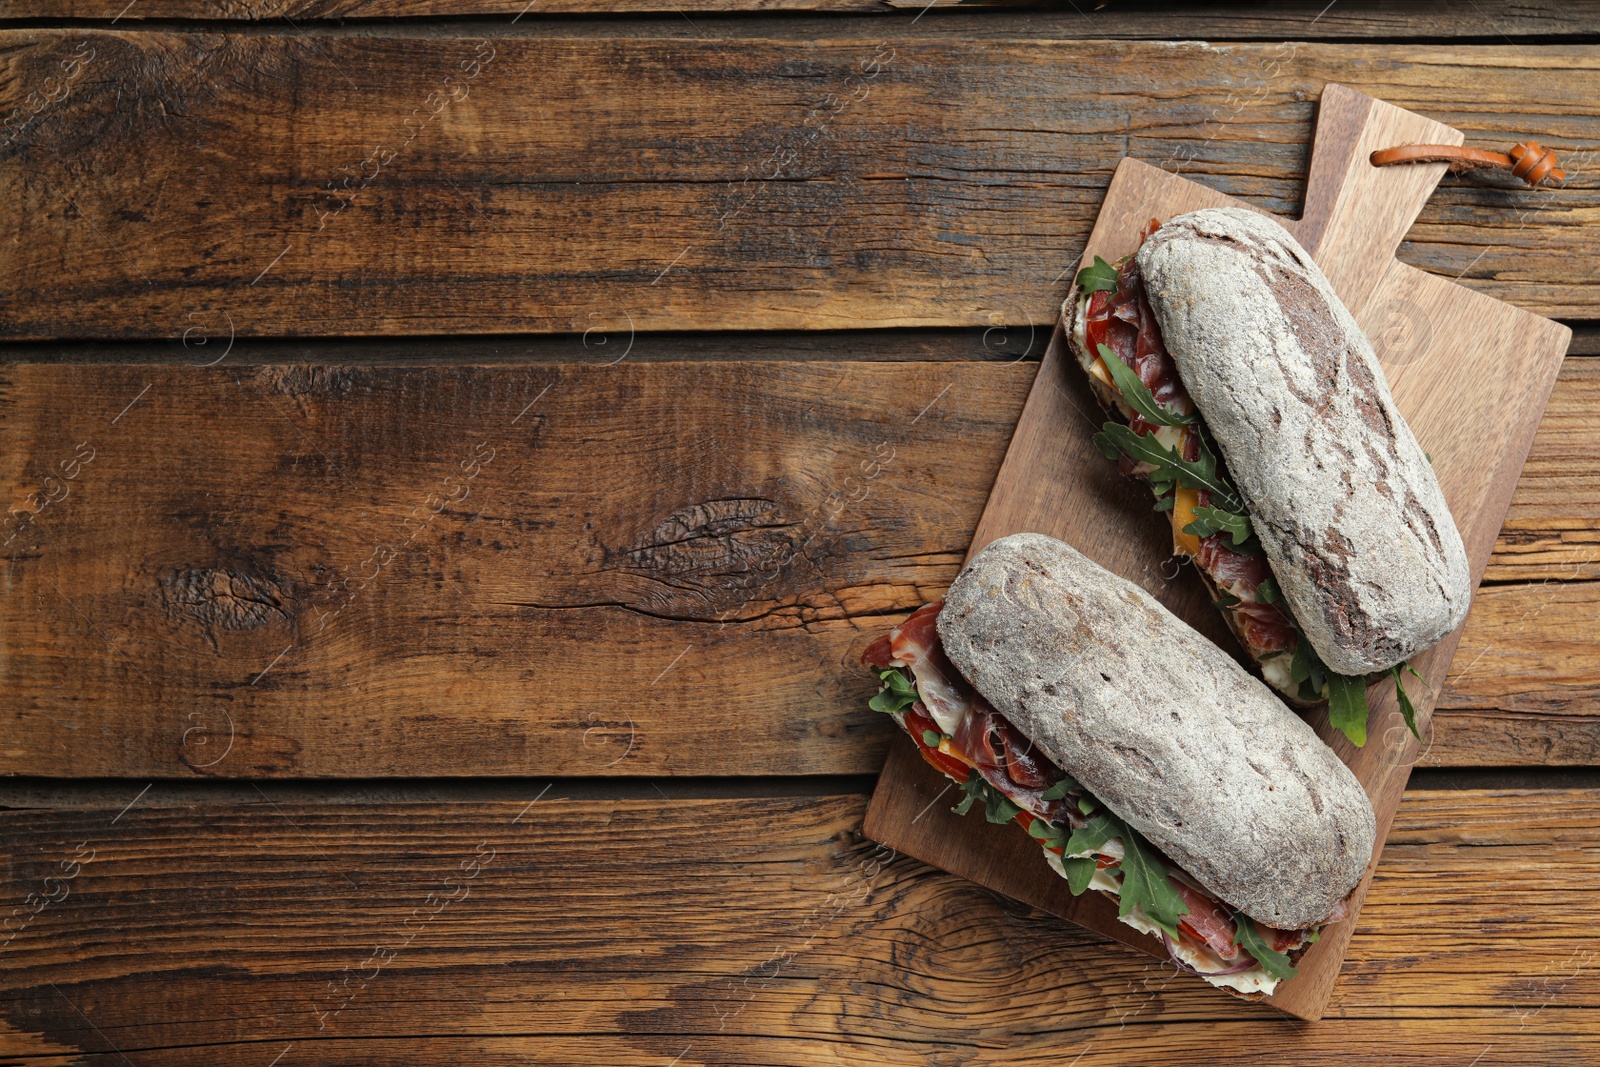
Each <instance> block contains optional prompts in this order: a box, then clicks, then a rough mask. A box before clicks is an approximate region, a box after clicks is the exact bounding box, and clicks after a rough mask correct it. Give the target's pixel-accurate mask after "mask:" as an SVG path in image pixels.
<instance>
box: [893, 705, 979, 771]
mask: <svg viewBox="0 0 1600 1067" xmlns="http://www.w3.org/2000/svg"><path fill="white" fill-rule="evenodd" d="M921 708H922V704H921V702H920V701H919V702H918V703H915V704H913V705H911V706H910V707H909V708H907V709H906V729H907V730H909V731H910V733H911V740H913V741H915V742H916V743H917V751H918V752H921V753H922V758H923V759H925V760H927V761H928V763H929V764H930V765H931V766H932V767H933V769H934V770H936V771H939V772H941V773H943V774H948V775H949V776H950V777H952V778H954V779H955V780H956V781H958V782H964V781H966V780H967V772H968V771H970V770H971V769H972V768H970V767H968V766H967V765H966V764H965V763H962V762H961V761H960V760H958V759H956V758H955V757H954V756H951V755H948V754H947V753H944V752H940V751H939V749H938V748H937V747H936V746H933V745H929V744H928V743H927V742H926V741H924V740H923V739H922V732H923V731H924V730H932V731H933V732H934V733H938V732H939V726H938V724H937V723H935V722H934V721H933V719H931V718H930V717H929V716H928V714H927V712H925V711H922V710H921Z"/></svg>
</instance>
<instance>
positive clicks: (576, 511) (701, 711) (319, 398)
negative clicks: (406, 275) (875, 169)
mask: <svg viewBox="0 0 1600 1067" xmlns="http://www.w3.org/2000/svg"><path fill="white" fill-rule="evenodd" d="M591 340H598V338H593V339H591ZM612 341H613V343H620V341H621V339H619V338H613V339H612ZM595 351H597V352H603V351H607V349H605V348H604V347H599V346H597V347H596V348H595ZM1036 369H1037V365H1036V364H1018V365H1012V366H1007V365H1004V364H992V363H991V364H975V363H973V364H962V363H951V362H945V363H919V362H911V363H897V364H862V363H851V362H814V363H747V364H740V363H721V364H717V365H714V366H713V365H692V364H672V363H660V364H651V365H648V366H631V365H630V363H629V362H628V361H624V362H623V363H621V364H618V365H617V366H615V367H606V366H603V365H598V364H597V365H591V366H583V365H572V364H565V365H560V364H558V365H546V366H536V367H515V366H501V367H494V368H441V367H426V368H424V367H415V368H404V367H359V368H351V367H347V368H327V367H304V366H293V367H248V368H230V367H227V366H221V367H216V368H204V367H150V366H132V367H127V366H124V367H112V366H89V367H84V366H10V367H5V368H0V442H3V446H0V462H3V463H4V464H5V466H4V468H3V469H0V488H3V490H4V492H5V494H6V500H7V502H8V507H11V508H17V509H19V510H18V511H17V512H16V513H14V514H13V515H12V517H11V519H10V520H9V521H6V522H4V523H3V524H0V541H4V540H5V539H6V538H8V537H9V538H11V542H10V543H9V544H7V545H6V546H5V548H4V552H5V555H6V556H7V561H6V573H7V583H6V586H5V588H4V591H3V593H0V633H4V635H5V642H6V646H5V647H6V652H5V656H4V657H3V669H4V671H5V674H4V677H3V678H0V722H3V723H4V727H3V729H4V733H5V735H6V744H5V745H4V746H3V750H0V767H3V768H4V770H5V772H6V773H12V774H17V773H22V774H29V773H31V774H62V775H69V774H76V775H90V774H105V775H129V776H133V775H179V776H188V775H193V774H197V773H199V774H212V775H218V774H220V775H229V776H237V775H278V776H328V775H335V776H337V775H352V774H353V775H363V776H367V775H422V774H454V775H480V774H492V775H505V774H524V773H537V772H539V771H541V770H543V769H545V768H546V767H549V766H551V765H552V763H553V764H555V765H559V766H562V767H564V768H567V769H568V772H569V773H577V774H640V773H647V774H668V773H680V774H694V773H710V774H725V773H745V774H757V773H766V774H790V773H875V772H876V771H877V770H878V768H879V767H880V766H882V760H883V756H884V753H885V750H886V748H885V746H886V744H887V742H888V739H889V737H890V730H889V729H888V727H887V726H886V725H885V724H884V723H883V722H882V721H881V717H879V716H877V715H875V714H873V713H872V712H869V711H868V710H867V709H866V708H865V700H866V698H867V696H868V695H870V692H871V688H872V686H871V682H870V679H869V678H868V676H867V675H866V674H865V673H864V672H858V670H857V668H856V666H855V663H854V654H855V653H857V652H859V651H860V647H861V646H862V645H864V644H865V642H866V641H867V640H868V639H869V638H870V637H871V636H873V635H875V633H876V632H877V631H879V630H881V629H886V628H887V627H888V626H889V625H890V624H891V623H892V622H894V621H898V620H899V619H900V618H901V617H903V614H904V613H905V612H907V611H909V610H910V609H911V608H912V607H914V606H915V605H917V604H920V603H922V602H923V601H924V600H927V599H932V598H933V597H935V596H937V595H939V594H940V593H941V592H942V591H943V589H944V588H945V586H946V585H948V584H949V582H950V581H951V580H952V579H953V578H954V576H955V573H956V570H957V569H958V567H959V565H960V561H961V559H962V556H963V554H964V553H965V551H966V548H967V546H968V544H969V543H970V541H971V539H972V536H973V530H974V527H975V524H976V522H977V518H978V514H979V512H980V511H981V509H982V507H983V502H984V500H985V498H986V497H987V495H988V492H989V489H990V487H991V485H992V484H993V480H994V476H995V471H996V470H997V468H998V466H999V464H1000V460H1001V457H1002V455H1003V454H1004V451H1005V448H1006V444H1007V442H1008V440H1009V439H1010V436H1011V433H1012V428H1013V426H1014V424H1015V420H1016V417H1017V413H1018V412H1019V410H1020V409H1021V406H1022V401H1023V398H1024V395H1025V394H1026V392H1027V390H1028V387H1029V384H1030V382H1031V380H1032V377H1033V374H1034V372H1035V370H1036ZM146 386H148V387H149V388H148V390H146ZM546 386H549V391H548V392H545V393H544V394H543V396H542V397H540V402H539V403H538V404H537V405H535V406H534V407H533V408H531V409H529V410H528V412H527V413H526V414H524V415H523V417H522V419H521V421H520V422H517V423H515V424H514V425H513V420H514V419H515V417H516V416H517V415H518V413H519V412H521V410H522V408H523V407H524V405H526V404H527V403H528V401H529V400H532V399H534V398H535V397H538V396H539V394H540V393H541V391H542V390H545V388H546ZM141 394H142V395H141ZM135 398H138V399H137V403H134V404H133V406H132V407H128V406H127V405H128V404H129V403H130V401H133V400H135ZM931 401H936V402H935V403H933V404H932V406H931V407H929V408H928V410H927V412H926V413H925V414H924V415H923V416H922V417H921V418H920V419H916V416H917V414H918V412H919V411H920V410H921V409H922V408H923V407H924V406H925V405H927V404H929V403H930V402H931ZM125 408H126V410H125V411H124V409H125ZM119 415H120V418H119V417H118V416H119ZM112 419H116V420H117V421H116V422H115V423H112ZM536 419H537V420H538V421H537V422H535V420H536ZM913 420H916V421H915V422H914V423H913ZM524 427H527V428H528V429H527V432H526V434H520V431H521V430H522V429H523V428H524ZM1597 440H1600V362H1594V361H1590V360H1586V359H1572V360H1568V361H1567V364H1566V367H1565V370H1564V372H1563V376H1562V378H1561V380H1560V382H1559V384H1558V386H1557V389H1556V391H1555V394H1554V397H1553V399H1552V401H1551V403H1550V406H1549V410H1548V413H1547V416H1546V420H1545V423H1544V425H1543V427H1542V429H1541V432H1540V434H1539V436H1538V437H1537V438H1536V439H1535V443H1534V448H1533V452H1532V456H1531V458H1530V461H1529V464H1528V467H1527V471H1526V473H1525V475H1524V477H1523V481H1522V483H1521V485H1520V487H1519V490H1518V495H1517V497H1516V498H1515V501H1514V503H1513V506H1512V510H1511V517H1510V519H1509V520H1508V523H1507V527H1506V530H1505V532H1504V533H1503V534H1502V536H1501V540H1500V544H1499V547H1498V550H1497V554H1496V556H1495V557H1494V559H1495V560H1497V561H1504V562H1503V563H1492V564H1491V568H1490V571H1491V573H1493V571H1494V568H1495V567H1496V566H1503V567H1504V568H1507V569H1515V570H1516V571H1517V572H1518V573H1519V574H1521V575H1523V576H1525V577H1524V579H1523V580H1521V581H1518V582H1516V583H1515V584H1507V585H1504V586H1500V587H1496V588H1493V589H1489V588H1486V589H1483V590H1481V591H1480V592H1479V595H1478V600H1477V603H1476V605H1475V606H1474V609H1473V613H1472V615H1471V616H1470V619H1469V623H1468V625H1467V627H1466V631H1465V633H1464V636H1463V638H1462V645H1461V649H1460V652H1459V654H1458V657H1457V660H1456V667H1455V673H1456V675H1462V678H1461V680H1460V681H1459V682H1458V681H1457V680H1456V678H1455V677H1452V679H1451V680H1450V681H1449V682H1447V684H1446V687H1445V690H1444V692H1443V693H1442V695H1441V699H1440V706H1441V708H1442V709H1443V711H1442V713H1441V716H1440V719H1441V721H1440V723H1439V728H1438V730H1437V731H1436V734H1435V739H1434V741H1433V743H1432V746H1431V748H1430V749H1429V750H1428V752H1427V753H1426V754H1425V755H1424V757H1423V760H1424V762H1427V763H1430V764H1441V765H1488V766H1496V765H1507V764H1530V763H1531V764H1538V763H1544V762H1549V763H1561V764H1580V765H1581V764H1592V763H1593V762H1594V753H1595V752H1596V751H1600V725H1597V722H1600V696H1597V694H1596V693H1595V691H1594V689H1593V684H1592V680H1593V679H1595V678H1600V637H1597V635H1596V633H1595V631H1594V627H1593V619H1594V617H1595V605H1594V604H1593V602H1592V598H1593V597H1594V596H1596V595H1600V594H1596V593H1595V592H1594V590H1595V588H1597V587H1596V586H1595V585H1594V584H1593V583H1590V582H1585V581H1578V580H1577V579H1582V578H1587V577H1590V576H1592V573H1593V571H1594V570H1595V568H1596V567H1597V566H1600V564H1597V563H1596V558H1597V556H1600V514H1595V513H1593V510H1592V509H1591V508H1589V506H1588V505H1587V504H1586V503H1585V501H1592V500H1593V499H1594V498H1595V493H1594V491H1591V489H1590V488H1588V487H1590V486H1600V451H1597V450H1596V448H1597V446H1596V445H1595V444H1594V442H1596V441H1597ZM480 442H488V444H489V447H490V448H493V449H496V450H497V451H496V453H495V456H494V458H493V459H492V460H490V461H489V462H488V463H487V464H482V463H480V464H479V468H480V473H479V474H478V475H477V477H476V478H474V479H473V480H472V481H471V482H470V484H468V485H467V488H466V491H467V493H468V495H467V497H466V498H465V499H464V500H463V501H460V502H458V503H457V504H452V505H450V506H448V507H446V509H445V510H444V512H442V513H440V514H438V515H436V516H435V517H433V518H432V519H431V520H430V519H429V518H428V514H429V511H428V509H429V508H430V506H436V503H437V501H438V500H439V499H440V498H441V497H447V496H448V495H450V494H451V493H453V492H458V491H459V490H457V489H451V488H449V487H447V485H446V482H445V479H446V478H449V477H457V478H459V477H460V476H461V475H462V474H464V473H466V472H465V471H463V470H462V469H461V466H460V464H461V463H462V462H463V461H466V462H468V464H469V467H470V465H471V460H472V458H473V457H474V456H475V455H483V454H484V453H481V452H475V451H474V446H475V445H477V444H479V443H480ZM885 442H887V444H888V447H889V448H892V449H894V450H895V452H894V458H893V460H892V461H891V462H890V463H889V464H888V465H887V466H886V467H884V468H883V469H882V470H881V471H880V472H879V474H878V476H877V477H876V478H872V479H870V480H866V479H865V474H866V473H867V471H863V470H862V469H861V467H860V464H861V463H862V462H863V461H870V460H871V459H873V458H874V456H876V455H883V454H884V453H881V452H875V451H874V450H875V449H876V448H877V447H878V446H879V445H880V444H883V443H885ZM79 444H87V445H88V446H89V447H90V448H92V449H94V450H95V455H94V458H93V459H92V460H91V461H90V462H89V463H88V464H86V465H84V464H81V463H80V465H79V468H78V476H77V477H76V478H73V479H67V478H66V477H65V474H66V473H67V470H63V469H62V467H61V464H62V463H67V464H68V468H69V469H70V467H71V464H72V462H73V457H74V456H75V455H77V454H79V450H78V447H77V446H78V445H79ZM1099 458H1100V457H1098V455H1097V456H1096V457H1095V459H1096V462H1095V464H1094V465H1093V466H1092V467H1091V468H1090V469H1091V470H1093V471H1099V472H1103V473H1104V474H1105V479H1104V480H1105V482H1106V486H1105V490H1106V491H1107V492H1110V493H1118V492H1120V493H1125V494H1127V493H1132V492H1133V489H1132V488H1130V487H1131V485H1132V483H1131V482H1129V481H1128V480H1127V479H1123V478H1120V477H1118V476H1116V475H1115V473H1114V472H1112V471H1110V470H1108V469H1107V468H1109V464H1104V463H1101V462H1098V461H1099ZM870 469H871V464H870V463H869V468H868V470H870ZM48 477H54V478H56V479H57V480H56V481H54V482H47V481H46V478H48ZM851 478H855V479H856V480H855V481H850V479H851ZM456 484H460V483H459V482H458V483H456ZM1567 486H1571V487H1572V488H1570V489H1568V488H1565V487H1567ZM63 492H65V494H66V495H65V496H61V494H62V493H63ZM430 494H433V495H434V499H435V505H429V504H428V502H427V501H428V497H429V495H430ZM853 495H854V496H858V497H860V499H858V500H856V501H854V502H850V499H849V498H850V497H851V496H853ZM52 496H56V497H60V499H57V500H54V501H51V500H49V498H50V497H52ZM841 504H843V505H844V506H843V507H842V509H841V507H840V505H841ZM34 508H39V511H38V514H37V517H36V518H33V519H32V520H30V521H28V522H27V523H26V524H24V525H20V526H19V525H18V524H17V522H16V520H17V519H18V518H19V517H21V518H26V516H27V515H28V514H29V513H31V511H32V509H34ZM416 509H420V511H418V510H416ZM836 509H838V512H837V517H833V516H834V513H835V510H836ZM1553 529H1554V530H1559V531H1561V533H1560V536H1562V537H1565V538H1567V540H1566V541H1565V542H1563V543H1562V544H1561V545H1557V544H1556V543H1555V542H1554V541H1553V540H1549V539H1550V538H1552V537H1553V536H1554V535H1552V534H1551V530H1553ZM413 530H418V531H419V532H418V533H417V535H416V537H415V538H413V537H412V531H413ZM1143 533H1144V536H1145V538H1146V539H1148V540H1149V541H1150V542H1151V543H1152V544H1154V543H1156V542H1157V541H1159V539H1160V535H1161V530H1160V524H1159V523H1152V524H1151V526H1150V529H1149V530H1148V531H1144V532H1143ZM1541 538H1544V539H1546V540H1544V541H1538V540H1537V539H1541ZM1530 539H1533V540H1530ZM1532 543H1541V544H1545V545H1546V548H1545V549H1543V550H1541V552H1540V553H1538V555H1539V558H1540V562H1528V560H1529V556H1530V553H1529V552H1528V551H1526V549H1527V546H1528V545H1529V544H1532ZM382 545H389V546H391V547H392V548H394V549H395V550H396V555H395V557H394V558H393V559H390V560H389V561H388V562H387V563H386V564H384V565H383V566H382V567H380V568H378V570H377V573H376V576H375V577H371V578H370V579H369V576H371V575H372V573H373V568H374V567H377V566H378V564H379V563H380V562H381V560H382V559H383V558H384V555H385V553H382V552H378V549H379V546H382ZM1563 545H1564V547H1563ZM375 552H376V553H378V554H377V555H375V554H374V553H375ZM1563 553H1567V554H1565V555H1564V554H1563ZM1168 573H1169V574H1171V573H1176V579H1175V580H1174V582H1173V585H1174V587H1175V590H1180V591H1181V589H1182V588H1184V587H1186V586H1187V587H1189V588H1193V587H1195V585H1196V581H1197V580H1196V579H1195V578H1194V576H1193V575H1192V574H1190V573H1188V572H1187V571H1185V572H1181V573H1177V572H1170V571H1169V572H1168ZM1155 577H1159V573H1158V574H1157V575H1156V576H1155ZM535 605H542V606H535ZM725 612H726V613H728V614H727V615H726V617H725V618H724V616H723V613H725ZM1203 617H1204V616H1203ZM1218 637H1219V638H1220V639H1222V640H1228V638H1227V637H1226V635H1225V634H1221V633H1219V634H1218ZM596 649H606V650H609V651H607V652H605V654H604V655H599V654H597V653H596V652H595V651H594V650H596ZM1491 650H1492V651H1491ZM280 653H283V655H282V658H276V657H279V654H280ZM680 654H681V655H682V658H681V659H679V658H678V657H679V656H680ZM1480 654H1481V655H1483V656H1485V657H1486V658H1484V659H1482V660H1479V661H1478V662H1477V663H1476V665H1475V666H1471V665H1472V664H1473V661H1474V660H1478V657H1479V656H1480ZM275 659H276V661H275ZM675 661H676V662H675ZM1490 662H1495V663H1497V667H1496V669H1495V670H1493V671H1491V670H1489V669H1488V664H1489V663H1490ZM1501 662H1504V663H1505V665H1506V667H1507V669H1506V670H1501V669H1500V667H1499V666H1498V664H1499V663H1501ZM1469 666H1470V669H1469ZM669 667H670V668H671V670H670V671H669V672H668V673H667V674H665V675H663V674H662V671H663V670H666V669H667V668H669ZM268 668H270V669H268ZM263 671H265V672H266V673H265V674H264V675H263V674H262V672H263ZM1550 679H1563V680H1562V681H1559V682H1552V681H1549V680H1550ZM252 682H253V683H254V684H252ZM652 683H654V684H652ZM630 719H631V721H632V723H633V724H634V725H633V727H631V728H630V727H629V725H628V724H629V721H630ZM230 722H231V723H232V731H233V736H234V745H233V747H232V748H231V749H229V750H228V754H227V755H226V756H225V757H223V758H221V759H220V760H218V757H219V756H221V755H222V749H223V748H224V747H225V746H226V737H227V735H228V732H229V729H230V726H229V724H230ZM734 729H736V730H737V731H738V733H739V736H740V739H741V740H740V746H739V748H738V749H737V751H734V750H731V749H730V748H728V747H727V746H726V745H725V744H724V743H723V740H722V739H723V737H724V736H725V732H726V731H728V730H734ZM630 737H633V738H634V739H635V741H636V743H635V745H634V746H633V747H632V748H631V749H630V748H628V747H627V741H628V739H629V738H630ZM624 753H626V757H625V758H620V759H619V757H623V756H624ZM213 760H218V762H215V763H213V762H212V761H213ZM614 761H615V762H614Z"/></svg>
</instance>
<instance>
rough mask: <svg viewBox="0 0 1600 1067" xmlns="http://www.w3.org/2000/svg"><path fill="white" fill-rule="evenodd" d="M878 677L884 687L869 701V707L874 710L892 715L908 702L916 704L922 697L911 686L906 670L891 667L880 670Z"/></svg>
mask: <svg viewBox="0 0 1600 1067" xmlns="http://www.w3.org/2000/svg"><path fill="white" fill-rule="evenodd" d="M878 678H879V679H880V680H881V681H882V682H883V688H882V689H880V690H878V692H877V695H875V696H874V697H873V698H872V699H871V700H869V701H867V707H869V708H871V709H872V710H873V711H881V712H884V713H885V714H891V715H892V714H893V713H895V712H897V711H899V710H900V709H901V708H903V707H905V706H906V705H907V704H914V703H916V702H917V700H918V699H920V698H919V697H918V696H917V691H916V690H915V689H913V688H912V686H911V679H909V678H907V677H906V675H905V672H904V671H901V670H899V669H897V668H895V667H890V668H889V669H888V670H886V671H879V672H878Z"/></svg>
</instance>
